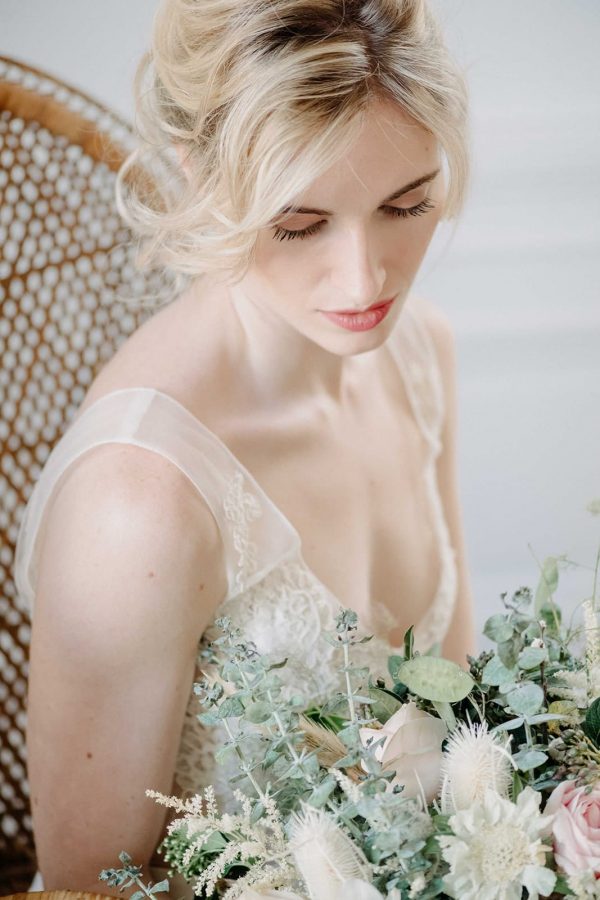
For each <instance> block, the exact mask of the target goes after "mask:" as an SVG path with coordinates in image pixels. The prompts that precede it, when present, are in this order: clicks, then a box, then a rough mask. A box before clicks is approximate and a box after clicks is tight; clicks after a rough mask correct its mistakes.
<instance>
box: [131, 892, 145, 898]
mask: <svg viewBox="0 0 600 900" xmlns="http://www.w3.org/2000/svg"><path fill="white" fill-rule="evenodd" d="M145 896H146V895H145V894H144V892H143V891H136V892H135V894H132V895H131V897H130V900H142V897H145Z"/></svg>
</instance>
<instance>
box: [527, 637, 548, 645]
mask: <svg viewBox="0 0 600 900" xmlns="http://www.w3.org/2000/svg"><path fill="white" fill-rule="evenodd" d="M529 646H530V647H545V646H546V645H545V644H544V642H543V640H542V639H541V638H534V639H533V640H532V642H531V644H530V645H529Z"/></svg>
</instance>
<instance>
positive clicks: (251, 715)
mask: <svg viewBox="0 0 600 900" xmlns="http://www.w3.org/2000/svg"><path fill="white" fill-rule="evenodd" d="M271 715H272V712H271V707H270V705H269V704H268V703H267V702H266V701H265V700H261V701H259V702H258V703H252V704H251V705H250V706H249V707H248V708H247V709H246V712H245V713H244V719H246V721H247V722H251V723H252V724H253V725H260V724H261V723H262V722H266V721H267V720H268V719H270V718H271Z"/></svg>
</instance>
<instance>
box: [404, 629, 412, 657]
mask: <svg viewBox="0 0 600 900" xmlns="http://www.w3.org/2000/svg"><path fill="white" fill-rule="evenodd" d="M413 628H414V625H411V626H410V628H409V629H408V631H407V632H406V633H405V635H404V657H405V659H412V657H413V653H414V646H415V640H414V637H413Z"/></svg>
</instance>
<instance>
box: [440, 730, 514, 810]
mask: <svg viewBox="0 0 600 900" xmlns="http://www.w3.org/2000/svg"><path fill="white" fill-rule="evenodd" d="M509 744H510V736H509V737H506V738H505V739H504V741H503V740H502V738H500V736H499V734H498V732H495V733H494V734H490V733H489V731H488V726H487V722H482V723H481V724H480V725H479V724H475V725H473V724H467V723H465V722H460V723H459V724H458V725H457V727H456V728H455V729H454V731H453V732H452V733H451V734H450V736H449V737H448V743H447V745H446V749H445V750H444V754H443V759H442V790H441V794H440V805H441V809H442V812H443V813H444V815H448V813H454V812H457V811H458V810H461V809H468V808H469V807H470V806H471V804H472V803H473V802H474V801H475V800H482V799H483V797H484V795H485V791H486V790H487V788H491V789H492V790H494V791H495V792H496V793H497V794H499V795H500V796H501V797H508V792H509V788H510V785H511V782H512V769H513V767H516V766H515V763H514V762H513V759H512V756H511V754H510V751H509V750H508V746H509Z"/></svg>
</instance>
